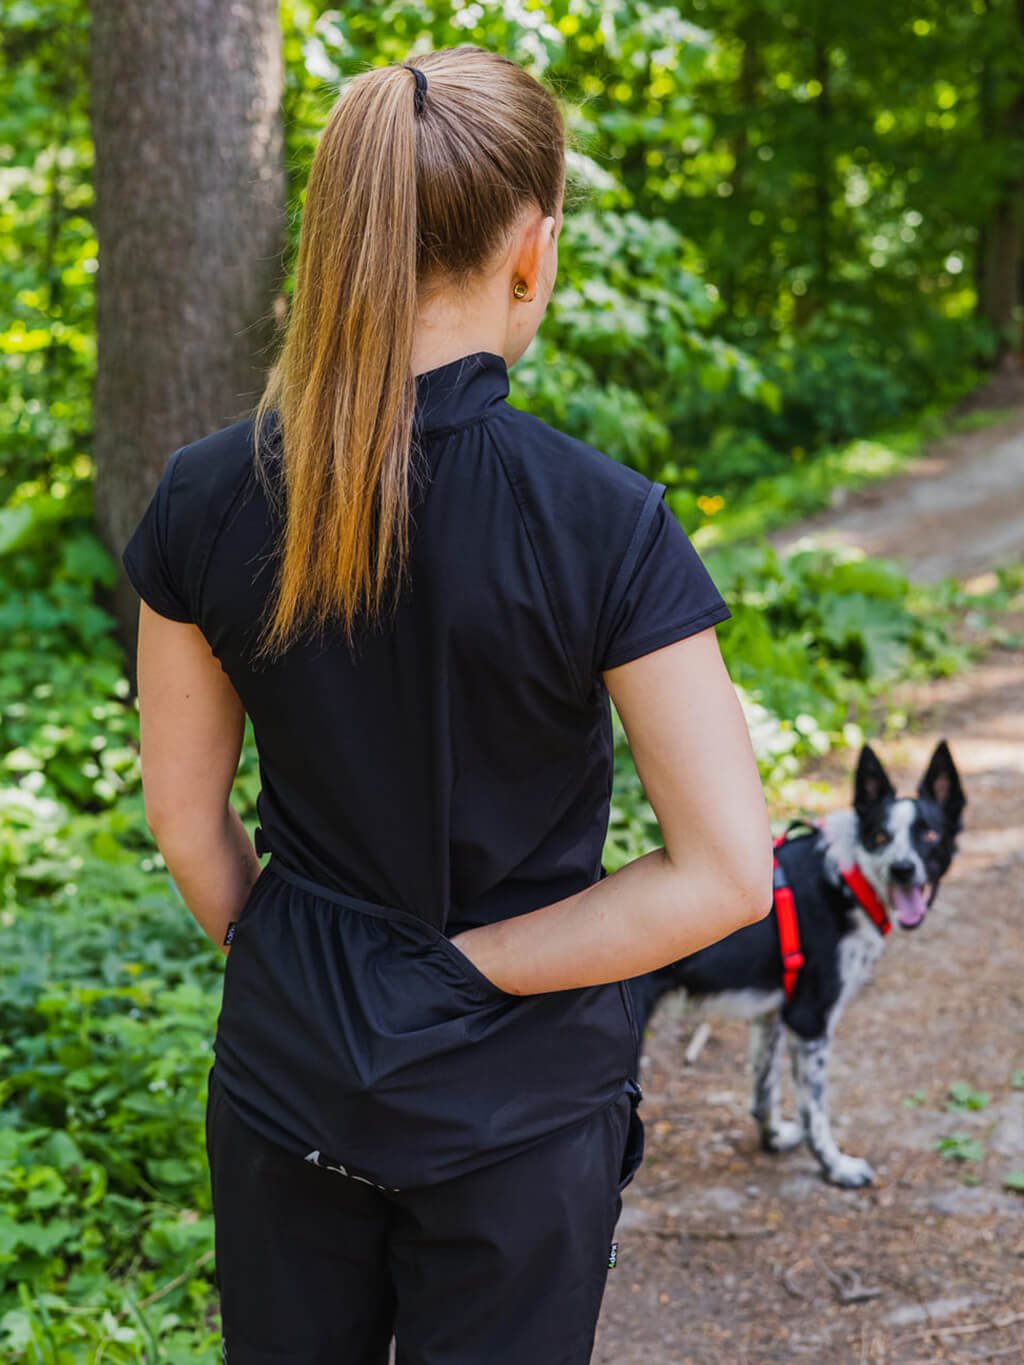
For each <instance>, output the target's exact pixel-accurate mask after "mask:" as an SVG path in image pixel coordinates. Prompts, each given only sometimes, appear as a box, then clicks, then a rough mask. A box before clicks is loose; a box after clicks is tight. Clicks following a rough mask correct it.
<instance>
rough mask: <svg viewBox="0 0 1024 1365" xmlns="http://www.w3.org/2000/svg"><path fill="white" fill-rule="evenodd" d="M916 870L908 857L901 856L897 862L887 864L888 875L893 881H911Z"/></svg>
mask: <svg viewBox="0 0 1024 1365" xmlns="http://www.w3.org/2000/svg"><path fill="white" fill-rule="evenodd" d="M916 870H917V869H916V868H915V867H914V864H913V863H912V862H911V861H910V859H909V858H901V859H900V860H899V861H898V862H895V863H890V864H889V876H890V877H891V878H892V879H893V881H894V882H912V881H913V880H914V873H915V872H916Z"/></svg>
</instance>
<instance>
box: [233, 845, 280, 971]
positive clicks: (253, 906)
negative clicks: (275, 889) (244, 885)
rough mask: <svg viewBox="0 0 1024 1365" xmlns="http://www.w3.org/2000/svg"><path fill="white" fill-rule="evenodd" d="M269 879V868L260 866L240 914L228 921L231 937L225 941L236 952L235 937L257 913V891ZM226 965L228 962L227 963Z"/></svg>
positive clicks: (259, 890) (260, 889)
mask: <svg viewBox="0 0 1024 1365" xmlns="http://www.w3.org/2000/svg"><path fill="white" fill-rule="evenodd" d="M269 880H270V878H269V877H268V876H267V869H266V868H265V867H263V868H260V871H259V875H258V876H257V878H256V880H255V881H254V882H253V884H252V886H250V888H249V894H248V895H247V896H246V898H245V900H244V901H243V902H242V907H241V909H240V910H239V912H238V914H237V915H236V916H235V918H234V919H233V920H229V921H228V935H229V936H230V937H229V938H226V939H225V942H226V943H230V945H231V952H234V943H235V939H236V938H237V936H238V931H239V929H240V928H241V926H242V925H243V924H247V923H248V921H249V920H250V919H251V918H252V916H253V915H254V914H255V913H256V910H257V909H258V907H259V904H260V898H259V895H258V894H257V893H259V892H262V891H263V888H264V887H265V886H266V885H267V884H268V882H269ZM227 956H228V962H230V961H231V953H228V955H227ZM225 967H226V964H225Z"/></svg>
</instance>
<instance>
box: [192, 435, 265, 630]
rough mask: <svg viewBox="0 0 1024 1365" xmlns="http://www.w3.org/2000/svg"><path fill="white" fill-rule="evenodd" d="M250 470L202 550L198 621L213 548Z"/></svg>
mask: <svg viewBox="0 0 1024 1365" xmlns="http://www.w3.org/2000/svg"><path fill="white" fill-rule="evenodd" d="M250 459H251V452H250ZM250 471H251V465H250V464H247V465H246V466H245V469H244V472H243V474H242V477H241V478H240V479H239V480H238V484H237V486H236V488H235V489H234V491H233V492H232V494H231V497H230V498H229V499H228V501H227V503H226V504H225V506H224V508H223V510H222V511H221V514H220V516H219V517H218V518H217V521H216V523H215V525H214V528H213V532H212V534H211V536H210V538H209V540H208V542H207V544H206V547H205V548H204V550H203V552H202V556H201V558H200V560H199V568H198V572H197V574H196V601H195V616H196V620H197V621H198V619H199V615H200V612H201V610H202V599H203V588H204V587H205V585H206V575H207V571H208V570H209V567H210V560H211V559H212V558H213V549H214V546H215V545H216V544H217V541H218V540H219V539H220V537H221V533H222V531H223V530H224V525H225V523H226V522H227V519H228V516H229V515H230V514H231V512H232V511H233V510H234V508H235V505H236V503H237V502H238V499H239V497H240V496H241V493H242V490H243V489H244V488H245V486H246V484H247V483H248V481H249V474H250Z"/></svg>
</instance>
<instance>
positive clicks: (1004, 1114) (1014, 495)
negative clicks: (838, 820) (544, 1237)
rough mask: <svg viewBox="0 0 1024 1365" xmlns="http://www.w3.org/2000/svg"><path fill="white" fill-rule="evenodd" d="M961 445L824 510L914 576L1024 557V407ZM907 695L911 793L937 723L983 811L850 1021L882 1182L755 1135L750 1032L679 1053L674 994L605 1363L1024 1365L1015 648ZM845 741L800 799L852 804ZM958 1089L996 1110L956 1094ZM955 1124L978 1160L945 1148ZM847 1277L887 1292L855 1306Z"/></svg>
mask: <svg viewBox="0 0 1024 1365" xmlns="http://www.w3.org/2000/svg"><path fill="white" fill-rule="evenodd" d="M982 437H984V438H985V439H984V441H982V440H980V439H979V438H982ZM964 441H965V442H966V449H965V448H964V446H963V445H961V446H960V448H959V454H956V453H953V452H951V451H949V449H948V447H947V448H946V453H945V454H944V455H942V456H941V457H938V458H941V459H943V460H945V461H946V464H945V466H944V470H943V471H940V472H938V473H934V472H932V471H931V466H930V465H929V469H928V472H926V473H924V474H910V475H907V476H904V477H903V478H901V479H900V480H895V481H893V482H892V483H891V484H889V485H888V486H887V489H886V491H885V493H884V495H878V496H877V501H876V503H875V507H876V509H877V508H881V507H884V509H885V515H884V517H883V516H882V515H881V513H880V512H878V511H877V510H876V512H875V513H874V514H872V513H871V511H870V509H865V508H863V507H854V506H853V505H852V504H851V507H850V508H849V509H847V510H844V512H843V514H842V515H841V516H833V518H832V522H831V524H832V525H835V526H837V527H838V526H842V527H844V528H845V530H844V533H849V534H852V533H853V530H852V528H855V527H856V526H857V525H860V526H861V527H862V529H864V530H865V531H867V530H871V531H872V532H873V534H874V535H875V537H876V539H874V540H873V541H872V548H873V549H874V550H875V551H876V552H878V551H880V552H884V553H892V552H893V550H892V549H891V548H885V547H886V546H890V544H891V543H890V541H887V540H886V537H887V536H888V537H899V538H901V543H902V544H903V545H904V546H905V547H909V551H912V552H913V553H910V552H909V551H908V549H904V550H903V551H902V552H901V555H902V557H903V558H904V559H905V562H907V564H908V568H909V569H910V570H911V572H912V573H913V574H914V576H915V577H916V576H918V575H920V576H921V577H930V576H941V575H942V574H944V573H946V572H953V573H956V574H966V573H975V572H978V571H980V570H984V569H986V568H990V567H992V565H993V563H994V562H998V561H994V560H993V557H992V554H991V553H990V550H991V547H992V546H994V545H998V546H1000V547H1004V548H1005V547H1010V546H1016V547H1017V549H1016V550H1015V551H1014V555H1012V556H1011V555H1010V554H1007V555H1006V556H1005V559H1006V561H1007V562H1008V561H1009V560H1010V559H1011V558H1013V557H1016V558H1024V414H1022V413H1020V412H1017V413H1014V414H1013V415H1012V416H1011V417H1010V418H1009V420H1008V421H1007V423H1005V424H1000V426H999V427H995V428H991V429H989V430H988V431H986V432H978V433H975V434H974V435H973V436H972V437H970V438H964ZM986 443H987V449H988V450H989V451H991V454H992V460H993V467H992V469H991V470H990V469H989V468H988V466H987V465H985V463H984V458H985V457H984V454H983V448H984V447H986ZM935 458H937V457H936V456H935V455H934V453H933V454H932V455H931V456H930V460H934V459H935ZM1011 467H1012V468H1015V469H1016V470H1017V474H1016V483H1015V482H1014V480H1013V479H1012V478H1010V476H1009V475H1008V474H1007V473H1006V471H1007V469H1009V468H1011ZM990 478H991V480H993V481H995V482H998V484H999V487H1000V488H1001V489H1002V490H1003V492H1002V494H1001V495H1000V496H999V497H998V498H997V499H996V500H995V502H990V501H985V500H982V499H979V500H978V501H977V506H976V510H977V509H980V508H981V507H982V506H987V507H988V509H989V510H988V512H987V513H985V515H984V516H983V515H982V513H981V511H980V510H977V515H973V514H972V515H971V516H970V517H967V518H966V519H964V520H962V521H961V520H960V516H959V513H958V511H957V508H958V506H959V505H960V504H959V501H958V500H959V499H960V498H962V497H964V496H966V493H965V490H968V491H969V490H970V489H972V488H980V487H982V486H986V481H987V480H989V479H990ZM1004 479H1005V482H1003V480H1004ZM923 480H927V481H929V482H930V484H931V492H930V493H929V495H928V498H927V499H926V510H924V511H922V506H923V505H924V504H922V503H921V501H920V494H919V493H918V491H917V490H918V489H921V488H923V487H924V486H925V483H924V482H923ZM987 486H990V487H991V486H992V485H991V484H989V485H987ZM950 490H952V491H950ZM1004 514H1005V515H1004ZM985 516H992V517H994V518H995V519H996V520H997V521H998V523H999V527H998V530H994V529H990V528H989V526H988V524H987V522H986V520H985ZM857 517H860V518H862V520H861V521H860V522H858V521H857V520H856V518H857ZM821 524H822V523H821V522H820V521H816V525H817V526H820V525H821ZM801 529H806V528H801ZM950 533H953V534H950ZM858 534H859V533H858ZM864 543H865V544H866V543H867V535H866V534H865V536H864ZM986 547H988V548H986ZM939 555H942V556H944V560H943V562H942V563H939V561H938V558H937V557H938V556H939ZM1003 558H1004V556H1003V555H1002V554H1000V559H1003ZM944 565H952V566H953V567H944ZM1016 624H1017V625H1018V627H1019V626H1020V625H1021V624H1024V623H1020V622H1018V623H1016ZM898 700H899V701H900V702H902V703H903V704H904V705H905V706H906V709H907V710H908V712H909V714H910V716H911V724H910V727H909V730H908V731H907V732H905V733H904V734H903V736H902V737H901V739H900V740H899V741H898V742H889V743H879V745H878V747H879V751H880V752H881V754H882V757H883V759H884V761H885V762H886V765H887V767H888V768H889V771H890V773H891V774H892V776H893V779H894V780H895V781H896V782H897V786H898V789H899V790H900V791H901V792H909V791H912V790H913V788H914V786H915V785H916V782H917V779H918V777H919V775H920V773H921V772H922V770H923V768H924V766H925V763H926V760H927V757H928V755H929V754H930V752H931V749H932V748H933V746H934V744H935V742H936V740H937V739H939V738H940V737H942V736H946V737H947V738H948V739H949V742H950V745H951V748H952V750H953V754H954V757H955V759H956V762H957V764H958V766H959V768H960V771H961V775H962V777H963V780H964V783H965V786H966V790H967V796H968V802H969V804H968V808H967V812H966V816H965V830H964V833H963V835H962V837H961V841H960V853H959V855H958V857H957V860H956V862H955V864H954V868H953V870H952V872H951V873H950V875H949V877H948V878H947V880H946V881H945V882H944V883H943V886H942V889H941V891H940V894H939V897H938V899H937V900H936V903H935V907H934V909H933V911H932V915H931V918H930V919H929V921H928V923H927V924H926V925H925V927H924V929H923V930H922V931H921V932H920V933H918V934H915V935H909V934H908V935H900V934H899V933H896V934H894V935H893V938H892V940H890V946H889V947H888V948H887V951H886V953H885V954H884V955H883V957H882V959H881V961H880V963H879V965H878V967H877V968H876V972H875V978H874V981H873V983H871V984H870V985H868V986H867V987H866V988H865V989H864V991H863V992H862V993H861V995H860V996H859V997H858V998H857V999H856V1000H855V1001H854V1002H853V1003H852V1004H851V1006H850V1007H849V1009H848V1011H847V1013H846V1015H845V1017H844V1019H843V1021H842V1023H841V1025H840V1028H839V1031H838V1035H837V1045H836V1054H835V1060H834V1065H833V1071H832V1095H833V1103H832V1108H833V1114H834V1116H835V1128H836V1133H837V1137H838V1139H839V1141H840V1142H841V1143H842V1144H843V1145H844V1147H845V1148H846V1149H847V1150H849V1151H851V1152H852V1153H854V1154H856V1155H863V1156H866V1157H868V1158H869V1160H871V1162H872V1163H873V1165H874V1166H875V1169H876V1171H877V1172H878V1183H877V1184H876V1186H875V1187H874V1188H873V1189H871V1190H867V1191H843V1190H838V1189H834V1188H832V1187H830V1186H827V1185H825V1184H823V1183H822V1182H821V1181H820V1179H819V1177H818V1174H817V1168H816V1165H815V1163H814V1162H813V1160H812V1159H811V1158H810V1157H809V1155H808V1154H806V1153H804V1152H803V1151H798V1152H795V1153H790V1154H788V1155H785V1156H780V1157H771V1156H768V1155H765V1154H762V1153H761V1152H759V1151H758V1150H757V1147H756V1144H755V1140H754V1128H753V1124H752V1122H751V1120H750V1119H749V1117H748V1093H747V1084H748V1083H747V1069H746V1048H747V1034H746V1027H745V1026H744V1025H743V1024H741V1023H739V1022H732V1021H728V1022H716V1023H715V1024H714V1026H713V1027H714V1032H713V1034H712V1037H711V1040H710V1042H709V1043H708V1045H707V1046H706V1048H705V1050H704V1052H703V1053H702V1054H701V1056H700V1058H699V1060H698V1061H697V1063H696V1065H695V1066H693V1067H686V1066H685V1065H684V1064H683V1059H682V1053H683V1048H684V1046H685V1043H686V1041H687V1040H688V1038H689V1036H690V1032H691V1029H692V1021H688V1020H686V1019H684V1018H681V1017H680V1016H679V1014H678V1011H673V1010H672V1008H671V1005H666V1006H665V1007H664V1008H663V1009H662V1010H661V1011H660V1012H659V1013H657V1014H655V1016H654V1019H653V1021H652V1023H651V1027H650V1031H649V1034H648V1039H647V1043H646V1048H645V1066H644V1070H643V1073H642V1079H643V1085H644V1090H645V1099H644V1102H643V1107H642V1112H643V1114H644V1117H645V1120H646V1125H647V1157H646V1160H645V1162H644V1165H643V1167H642V1168H641V1171H640V1173H639V1175H638V1176H637V1178H636V1180H635V1181H634V1182H633V1184H632V1185H631V1186H630V1187H629V1188H628V1189H627V1191H626V1192H625V1196H624V1201H623V1214H622V1218H621V1220H620V1222H619V1226H618V1231H617V1236H618V1240H619V1262H618V1265H617V1267H616V1268H615V1269H614V1270H613V1271H611V1272H610V1273H609V1277H608V1289H607V1292H606V1295H605V1299H604V1304H603V1308H602V1315H601V1321H600V1324H599V1327H598V1335H597V1342H596V1346H595V1351H594V1357H593V1359H594V1365H689V1363H691V1362H692V1365H720V1363H727V1365H748V1363H749V1365H768V1362H782V1361H791V1360H809V1361H814V1362H822V1365H832V1363H833V1362H836V1365H845V1363H846V1362H851V1363H852V1362H867V1361H871V1362H886V1363H887V1365H900V1363H901V1362H911V1361H957V1362H968V1361H979V1360H992V1359H999V1360H1006V1361H1010V1362H1024V1194H1015V1193H1013V1192H1011V1191H1010V1190H1009V1189H1007V1188H1005V1187H1004V1186H1003V1183H1002V1182H1003V1180H1004V1178H1005V1176H1006V1175H1008V1174H1009V1173H1010V1172H1011V1171H1024V1088H1014V1085H1013V1078H1014V1073H1019V1072H1021V1071H1022V1070H1024V905H1022V900H1024V896H1022V892H1024V651H1009V650H995V651H993V652H992V653H991V654H990V655H989V656H988V658H987V659H986V661H985V662H984V663H983V664H981V665H980V666H978V667H976V668H975V669H974V670H972V671H971V672H970V673H968V674H965V675H963V676H961V677H958V678H953V679H944V680H940V681H937V682H935V683H932V684H929V685H927V686H920V685H918V686H916V687H908V688H904V689H902V694H901V696H900V697H899V698H898ZM849 758H850V756H849V755H846V756H842V755H840V756H838V757H835V758H832V759H830V760H828V761H826V762H823V763H822V765H821V766H820V768H819V769H818V770H817V771H815V772H813V773H810V774H808V785H807V788H806V791H807V795H806V798H805V799H806V801H807V804H808V805H811V806H813V807H815V808H817V809H819V810H825V809H827V808H829V807H831V806H833V805H841V804H845V803H846V802H847V800H848V799H849V798H848V795H847V789H848V783H849V773H848V767H849ZM816 782H821V783H827V788H826V787H824V786H821V787H818V786H815V783H816ZM825 791H827V795H823V794H822V793H823V792H825ZM789 813H790V812H789V811H783V810H775V811H773V815H776V816H779V817H782V816H784V815H788V814H789ZM1017 1079H1018V1082H1020V1081H1021V1080H1022V1078H1021V1077H1020V1076H1018V1077H1017ZM955 1082H967V1083H969V1085H970V1086H971V1087H972V1088H973V1089H974V1090H975V1091H980V1092H987V1094H988V1096H989V1100H988V1102H987V1104H985V1105H984V1107H982V1108H978V1109H973V1110H971V1109H967V1110H951V1109H950V1108H949V1107H948V1106H949V1103H950V1094H949V1090H950V1086H951V1085H953V1084H954V1083H955ZM957 1133H959V1134H963V1135H965V1136H966V1137H967V1138H969V1139H976V1140H977V1141H978V1142H980V1144H981V1150H983V1153H984V1155H983V1159H981V1160H980V1161H962V1162H961V1161H956V1160H952V1159H948V1158H944V1157H942V1156H941V1155H940V1154H939V1153H938V1152H937V1151H935V1150H934V1144H935V1143H936V1141H937V1140H939V1139H940V1138H944V1137H948V1136H950V1135H952V1134H957ZM850 1277H855V1279H852V1278H850ZM844 1281H845V1282H846V1283H847V1284H850V1283H854V1282H856V1283H858V1284H859V1286H860V1287H861V1288H863V1289H864V1290H866V1291H877V1293H876V1294H874V1295H873V1296H872V1297H869V1298H865V1299H864V1300H863V1301H861V1302H853V1303H844V1302H842V1301H841V1299H842V1296H841V1294H840V1288H839V1287H840V1286H841V1284H842V1283H843V1282H844Z"/></svg>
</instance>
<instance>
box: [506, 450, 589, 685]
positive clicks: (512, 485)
mask: <svg viewBox="0 0 1024 1365" xmlns="http://www.w3.org/2000/svg"><path fill="white" fill-rule="evenodd" d="M484 430H485V432H486V433H487V435H488V436H489V437H490V440H491V444H492V445H493V446H494V450H495V453H496V454H497V456H498V460H499V462H500V464H501V468H502V471H503V473H504V475H505V479H506V481H507V482H508V486H509V489H510V490H511V493H512V497H513V499H514V501H515V504H516V511H517V512H518V513H519V521H520V523H521V525H522V528H523V530H524V531H525V533H526V539H527V541H528V542H529V545H530V553H531V554H532V555H533V562H534V563H535V564H536V566H537V572H538V574H539V575H540V581H541V583H542V584H543V586H544V596H545V597H546V598H547V602H548V607H549V608H550V611H551V616H552V618H553V620H554V623H555V629H556V631H557V632H558V642H559V644H560V645H561V647H562V654H563V656H564V658H565V662H566V666H567V668H568V670H569V674H570V676H571V677H572V680H573V684H574V686H575V688H576V692H577V698H578V700H579V702H580V704H581V705H585V704H586V700H587V692H586V690H585V689H584V688H583V686H582V684H581V679H580V675H579V671H578V670H577V668H576V664H575V662H574V660H573V658H572V653H571V651H570V649H569V647H568V644H567V642H566V631H565V623H564V622H563V620H562V618H561V613H560V612H559V610H558V606H557V604H556V602H555V598H554V594H553V593H552V591H551V587H550V584H549V583H548V578H547V574H546V573H545V571H544V565H543V564H542V563H541V558H540V554H539V552H538V550H537V545H536V542H535V541H534V538H533V534H532V533H531V531H530V527H529V523H528V522H527V519H526V515H525V513H524V511H523V505H522V502H521V500H520V496H519V490H518V489H517V487H516V481H515V479H514V478H513V476H512V474H511V473H510V471H509V468H508V464H507V462H506V459H505V454H504V452H503V451H502V449H501V445H500V443H499V442H498V441H497V440H496V439H495V436H494V433H493V432H492V431H489V430H487V428H486V427H485V428H484Z"/></svg>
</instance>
